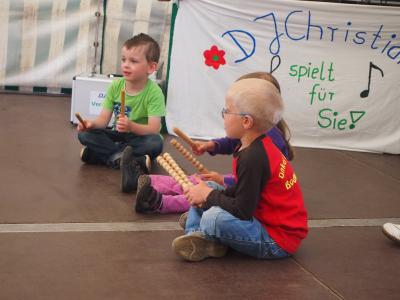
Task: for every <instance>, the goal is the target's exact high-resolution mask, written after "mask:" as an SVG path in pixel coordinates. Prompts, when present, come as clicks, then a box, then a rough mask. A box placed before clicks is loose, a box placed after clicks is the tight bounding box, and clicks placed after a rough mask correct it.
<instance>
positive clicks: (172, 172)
mask: <svg viewBox="0 0 400 300" xmlns="http://www.w3.org/2000/svg"><path fill="white" fill-rule="evenodd" d="M157 162H158V163H159V165H160V166H161V167H163V168H164V169H165V171H167V173H168V174H169V175H171V176H172V178H174V180H175V181H176V182H178V183H179V184H180V185H181V186H182V187H183V188H185V187H187V186H189V185H192V183H191V182H189V183H190V184H189V183H187V182H185V180H184V179H182V177H181V176H180V175H179V174H178V173H177V172H176V171H175V170H174V169H173V168H172V167H171V166H170V165H169V164H168V162H167V161H166V160H165V159H164V158H163V157H162V156H158V157H157Z"/></svg>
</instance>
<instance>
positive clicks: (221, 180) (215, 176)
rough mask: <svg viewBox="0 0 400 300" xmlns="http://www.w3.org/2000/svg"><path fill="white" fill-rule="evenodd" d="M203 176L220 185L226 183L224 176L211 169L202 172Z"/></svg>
mask: <svg viewBox="0 0 400 300" xmlns="http://www.w3.org/2000/svg"><path fill="white" fill-rule="evenodd" d="M201 177H202V178H203V179H204V180H207V181H214V182H216V183H218V184H220V185H224V176H223V175H221V174H219V173H218V172H214V171H210V172H209V173H206V174H201Z"/></svg>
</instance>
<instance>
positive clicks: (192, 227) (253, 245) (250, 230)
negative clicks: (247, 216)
mask: <svg viewBox="0 0 400 300" xmlns="http://www.w3.org/2000/svg"><path fill="white" fill-rule="evenodd" d="M195 231H200V232H202V233H203V234H205V236H206V238H207V239H211V240H215V241H217V242H219V243H221V244H223V245H225V246H228V247H230V248H232V249H234V250H236V251H238V252H241V253H244V254H246V255H249V256H253V257H256V258H262V259H277V258H284V257H288V256H290V254H289V253H287V252H286V251H284V250H283V249H281V248H280V247H279V246H278V245H277V244H276V243H275V241H274V240H273V239H272V238H271V237H270V236H269V234H268V232H267V231H266V230H265V229H264V227H263V226H262V225H261V223H260V222H259V221H258V220H257V219H256V218H254V217H253V219H252V220H250V221H247V220H244V221H243V220H240V219H238V218H236V217H234V216H233V215H231V214H230V213H228V212H227V211H225V210H223V209H222V208H220V207H218V206H213V207H211V208H210V209H208V210H203V209H201V208H194V207H191V208H190V209H189V214H188V218H187V221H186V229H185V233H186V234H190V233H191V232H195Z"/></svg>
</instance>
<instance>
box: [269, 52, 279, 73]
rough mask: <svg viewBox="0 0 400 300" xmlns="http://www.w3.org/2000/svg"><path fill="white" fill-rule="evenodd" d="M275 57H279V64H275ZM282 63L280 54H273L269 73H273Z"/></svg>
mask: <svg viewBox="0 0 400 300" xmlns="http://www.w3.org/2000/svg"><path fill="white" fill-rule="evenodd" d="M275 58H277V59H278V64H277V65H276V66H274V60H275ZM280 65H281V57H280V56H279V55H275V56H273V57H272V59H271V65H270V68H269V73H270V74H272V73H273V72H274V71H276V69H278V68H279V66H280Z"/></svg>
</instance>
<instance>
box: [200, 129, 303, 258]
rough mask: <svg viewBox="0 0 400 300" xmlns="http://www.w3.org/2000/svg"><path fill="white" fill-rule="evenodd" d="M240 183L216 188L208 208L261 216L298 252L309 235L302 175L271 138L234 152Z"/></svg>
mask: <svg viewBox="0 0 400 300" xmlns="http://www.w3.org/2000/svg"><path fill="white" fill-rule="evenodd" d="M233 158H234V159H233V174H234V176H235V179H236V184H235V185H233V186H232V187H230V188H227V189H226V190H225V191H222V192H221V191H217V190H214V191H212V192H211V193H210V194H209V195H208V197H207V201H206V203H205V205H204V208H209V207H211V206H219V207H221V208H222V209H224V210H226V211H227V212H229V213H231V214H232V215H234V216H235V217H237V218H239V219H241V220H250V219H251V218H252V217H255V218H257V220H258V221H260V223H261V224H262V225H263V226H264V228H265V229H266V230H267V232H268V234H269V235H270V236H271V238H272V239H273V240H274V241H275V242H276V243H277V244H278V245H279V246H280V247H281V248H282V249H283V250H285V251H287V252H289V253H294V252H295V251H296V250H297V248H298V247H299V245H300V242H301V240H302V239H303V238H305V237H306V235H307V232H308V228H307V212H306V210H305V207H304V203H303V196H302V193H301V189H300V185H299V183H298V178H297V177H296V175H295V173H294V172H293V169H292V167H291V165H290V163H289V162H288V161H287V159H286V158H285V157H284V156H283V155H282V153H281V152H280V151H279V149H278V148H276V146H275V145H274V144H273V142H272V141H271V139H270V138H269V137H266V136H265V135H261V136H260V137H258V138H257V139H256V140H254V141H253V142H252V143H251V145H249V146H248V147H247V148H245V149H243V150H240V151H237V152H235V153H234V154H233Z"/></svg>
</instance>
